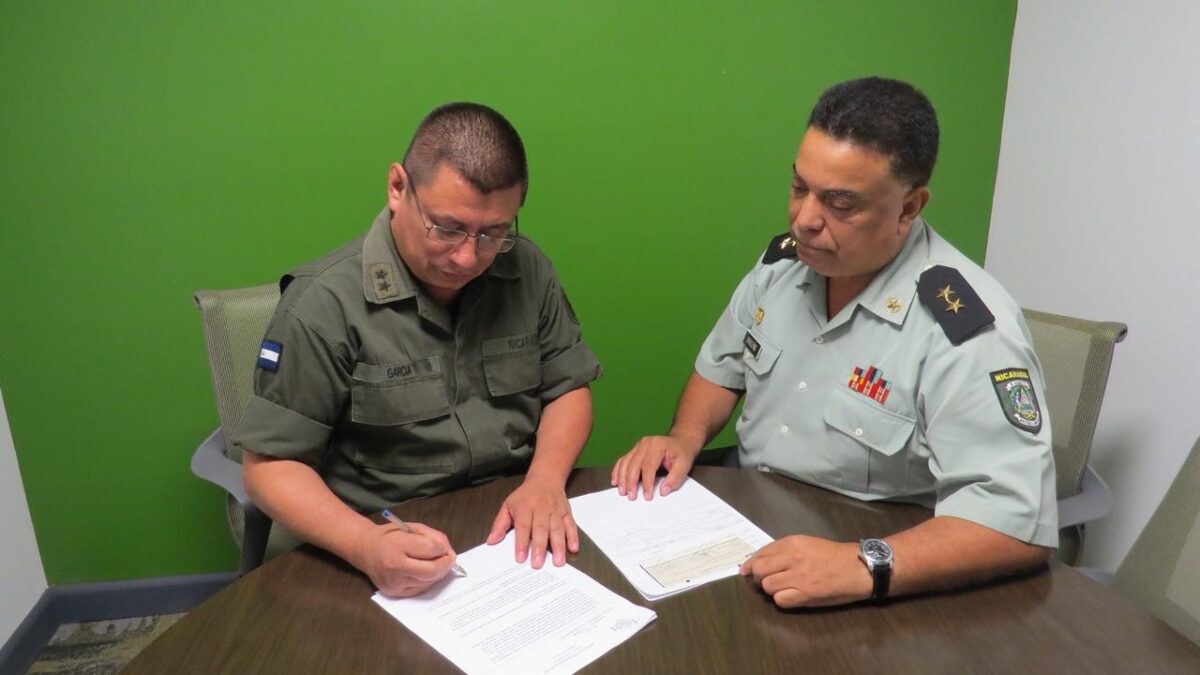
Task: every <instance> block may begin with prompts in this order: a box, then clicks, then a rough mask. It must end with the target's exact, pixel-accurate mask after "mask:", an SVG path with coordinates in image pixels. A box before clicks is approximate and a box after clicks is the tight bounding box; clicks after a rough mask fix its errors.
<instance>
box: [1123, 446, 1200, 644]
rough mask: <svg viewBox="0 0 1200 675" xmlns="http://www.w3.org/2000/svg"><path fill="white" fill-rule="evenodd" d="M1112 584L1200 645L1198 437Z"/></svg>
mask: <svg viewBox="0 0 1200 675" xmlns="http://www.w3.org/2000/svg"><path fill="white" fill-rule="evenodd" d="M1113 586H1114V587H1115V588H1116V589H1117V590H1118V591H1120V592H1121V593H1122V594H1123V595H1124V596H1125V597H1127V598H1129V599H1130V600H1133V601H1134V602H1136V603H1138V604H1139V605H1141V606H1143V607H1145V608H1146V609H1148V610H1150V613H1151V614H1154V615H1155V616H1157V617H1158V618H1160V619H1162V620H1163V621H1165V622H1166V623H1167V624H1169V625H1170V626H1171V627H1172V628H1174V629H1175V630H1177V631H1179V632H1180V633H1183V634H1184V635H1185V636H1187V638H1188V639H1189V640H1191V641H1192V642H1195V643H1196V644H1198V645H1200V440H1197V441H1196V444H1195V445H1194V446H1192V451H1191V453H1189V454H1188V456H1187V459H1185V460H1183V468H1181V469H1180V470H1179V475H1177V476H1176V477H1175V480H1174V481H1173V482H1172V483H1171V487H1170V488H1168V489H1167V494H1166V496H1164V497H1163V500H1162V503H1160V504H1159V505H1158V508H1157V509H1155V510H1154V515H1152V516H1150V522H1148V523H1146V527H1145V529H1143V530H1142V533H1141V535H1139V536H1138V538H1137V541H1135V542H1134V543H1133V548H1131V549H1129V554H1128V555H1126V556H1125V560H1124V561H1123V562H1122V563H1121V566H1120V567H1119V568H1117V574H1116V576H1115V577H1114V578H1113Z"/></svg>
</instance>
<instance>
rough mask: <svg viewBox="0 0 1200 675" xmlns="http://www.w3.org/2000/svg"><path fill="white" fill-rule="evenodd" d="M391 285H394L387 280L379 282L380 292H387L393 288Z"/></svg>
mask: <svg viewBox="0 0 1200 675" xmlns="http://www.w3.org/2000/svg"><path fill="white" fill-rule="evenodd" d="M391 287H392V285H391V284H389V283H388V282H386V281H381V282H379V292H380V293H387V292H388V290H390V289H391Z"/></svg>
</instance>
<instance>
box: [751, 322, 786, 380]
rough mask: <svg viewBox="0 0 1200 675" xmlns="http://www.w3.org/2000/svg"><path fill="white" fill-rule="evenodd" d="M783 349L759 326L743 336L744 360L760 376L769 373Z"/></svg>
mask: <svg viewBox="0 0 1200 675" xmlns="http://www.w3.org/2000/svg"><path fill="white" fill-rule="evenodd" d="M782 351H783V350H782V349H780V348H779V347H778V346H777V345H776V344H775V343H774V342H771V341H770V340H768V339H767V337H766V336H765V335H763V334H762V331H760V330H758V329H757V328H751V329H750V330H748V331H746V335H745V337H743V338H742V360H743V361H744V362H745V363H746V367H747V368H749V369H750V371H751V372H753V373H754V374H755V375H758V376H759V377H766V376H767V373H769V372H771V368H772V367H774V365H775V362H776V361H778V360H779V354H780V352H782Z"/></svg>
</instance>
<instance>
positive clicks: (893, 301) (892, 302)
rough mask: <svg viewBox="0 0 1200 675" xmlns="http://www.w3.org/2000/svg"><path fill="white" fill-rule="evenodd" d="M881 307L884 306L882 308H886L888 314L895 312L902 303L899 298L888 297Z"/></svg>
mask: <svg viewBox="0 0 1200 675" xmlns="http://www.w3.org/2000/svg"><path fill="white" fill-rule="evenodd" d="M883 307H884V309H886V310H887V311H888V314H895V313H897V312H899V311H900V309H901V307H902V305H901V304H900V299H899V298H894V297H893V298H888V299H887V302H885V303H884V304H883Z"/></svg>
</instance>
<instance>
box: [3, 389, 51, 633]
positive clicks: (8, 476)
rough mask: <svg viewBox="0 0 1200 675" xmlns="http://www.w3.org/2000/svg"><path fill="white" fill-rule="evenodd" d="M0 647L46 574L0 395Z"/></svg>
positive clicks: (41, 588) (38, 594) (35, 596)
mask: <svg viewBox="0 0 1200 675" xmlns="http://www.w3.org/2000/svg"><path fill="white" fill-rule="evenodd" d="M0 546H2V547H3V549H4V553H3V555H2V556H0V559H2V560H3V564H0V645H2V644H4V643H5V642H7V641H8V638H9V637H10V636H11V635H12V633H13V631H14V630H16V629H17V626H19V625H20V624H21V621H23V620H24V619H25V615H26V614H28V613H29V610H30V609H32V608H33V605H34V603H36V602H37V601H38V598H40V597H41V595H42V591H44V590H46V573H45V572H44V571H43V570H42V558H41V555H39V554H38V547H37V540H36V539H34V536H33V522H32V521H31V520H30V519H29V504H28V503H26V501H25V486H24V485H23V484H22V483H21V471H20V470H19V469H18V468H17V454H16V451H15V450H13V442H12V434H11V433H10V432H9V428H8V415H7V414H5V412H4V397H3V395H0Z"/></svg>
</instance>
